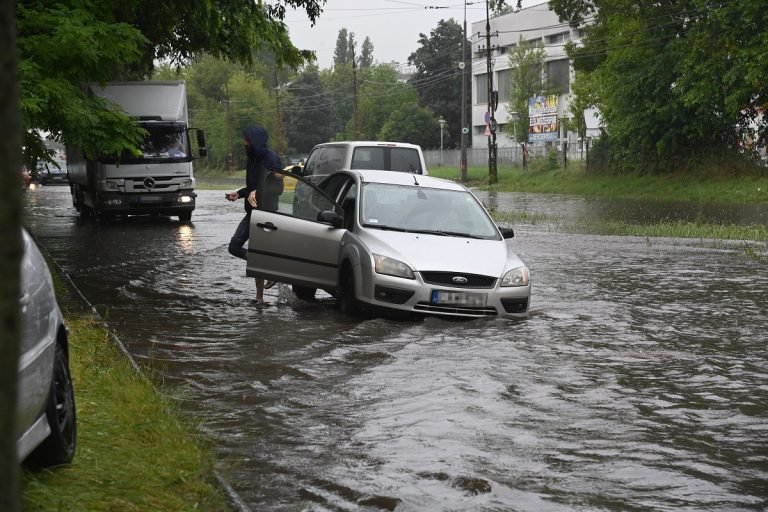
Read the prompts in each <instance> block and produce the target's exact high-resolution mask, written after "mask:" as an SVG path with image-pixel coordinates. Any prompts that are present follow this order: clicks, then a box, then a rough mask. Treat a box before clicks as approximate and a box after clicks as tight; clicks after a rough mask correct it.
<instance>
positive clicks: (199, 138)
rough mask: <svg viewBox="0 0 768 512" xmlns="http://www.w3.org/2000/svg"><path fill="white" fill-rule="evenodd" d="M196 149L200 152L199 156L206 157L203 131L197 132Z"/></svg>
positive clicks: (206, 151)
mask: <svg viewBox="0 0 768 512" xmlns="http://www.w3.org/2000/svg"><path fill="white" fill-rule="evenodd" d="M197 147H198V148H199V150H200V156H207V155H208V150H207V149H206V148H205V131H204V130H197Z"/></svg>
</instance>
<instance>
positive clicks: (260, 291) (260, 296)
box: [256, 278, 264, 302]
mask: <svg viewBox="0 0 768 512" xmlns="http://www.w3.org/2000/svg"><path fill="white" fill-rule="evenodd" d="M256 300H257V301H258V302H264V280H263V279H259V278H256Z"/></svg>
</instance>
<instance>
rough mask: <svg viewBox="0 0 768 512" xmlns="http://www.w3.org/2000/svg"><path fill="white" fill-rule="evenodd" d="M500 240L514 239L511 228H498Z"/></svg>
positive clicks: (513, 232)
mask: <svg viewBox="0 0 768 512" xmlns="http://www.w3.org/2000/svg"><path fill="white" fill-rule="evenodd" d="M499 231H501V236H502V238H504V239H505V240H506V239H509V238H514V237H515V231H514V230H513V229H512V228H499Z"/></svg>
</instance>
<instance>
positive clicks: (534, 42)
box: [527, 37, 541, 48]
mask: <svg viewBox="0 0 768 512" xmlns="http://www.w3.org/2000/svg"><path fill="white" fill-rule="evenodd" d="M527 43H528V44H529V45H530V46H531V48H536V47H537V46H541V38H540V37H537V38H536V39H529V40H528V41H527Z"/></svg>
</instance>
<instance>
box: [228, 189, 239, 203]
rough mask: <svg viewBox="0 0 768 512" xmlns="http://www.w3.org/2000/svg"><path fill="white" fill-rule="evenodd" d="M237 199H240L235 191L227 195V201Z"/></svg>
mask: <svg viewBox="0 0 768 512" xmlns="http://www.w3.org/2000/svg"><path fill="white" fill-rule="evenodd" d="M238 199H240V194H238V193H237V191H235V192H230V193H229V194H227V200H228V201H237V200H238Z"/></svg>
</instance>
